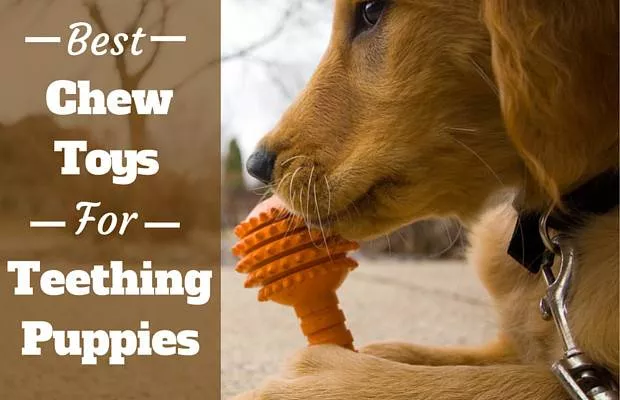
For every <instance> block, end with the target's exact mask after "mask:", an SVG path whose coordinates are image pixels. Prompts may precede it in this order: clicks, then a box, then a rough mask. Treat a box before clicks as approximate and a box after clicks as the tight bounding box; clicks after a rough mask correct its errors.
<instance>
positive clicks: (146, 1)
mask: <svg viewBox="0 0 620 400" xmlns="http://www.w3.org/2000/svg"><path fill="white" fill-rule="evenodd" d="M148 4H149V0H142V1H140V8H139V9H138V13H137V14H136V16H135V17H134V19H133V21H132V22H131V23H130V24H129V25H128V26H127V28H126V29H125V32H128V33H129V32H135V31H136V30H137V29H138V25H139V24H140V20H141V19H142V16H143V15H144V13H145V12H146V9H147V7H148Z"/></svg>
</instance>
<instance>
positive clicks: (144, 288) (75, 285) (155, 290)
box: [7, 261, 213, 306]
mask: <svg viewBox="0 0 620 400" xmlns="http://www.w3.org/2000/svg"><path fill="white" fill-rule="evenodd" d="M7 270H8V272H12V273H16V274H17V284H16V285H15V288H14V290H13V293H14V294H15V295H16V296H32V295H33V294H34V288H33V287H32V277H33V276H32V275H33V274H34V273H40V272H41V262H40V261H9V262H8V263H7ZM212 277H213V273H212V271H207V270H202V271H201V270H187V271H183V272H181V271H179V270H174V269H173V270H152V262H151V261H143V262H142V269H140V270H139V271H137V270H133V269H125V268H124V266H123V262H122V261H111V262H110V267H109V268H106V267H104V266H103V265H94V266H93V268H92V269H91V270H90V271H87V270H81V269H75V270H72V271H70V272H68V273H66V275H65V273H64V272H63V271H59V270H55V269H49V270H47V271H45V272H43V273H40V274H39V277H38V278H39V279H38V281H39V285H38V286H39V288H40V290H41V292H43V293H44V294H46V295H48V296H62V295H65V294H69V295H72V296H88V295H90V294H94V295H96V296H186V301H187V304H190V305H195V306H200V305H204V304H207V302H208V301H209V299H210V298H211V278H212Z"/></svg>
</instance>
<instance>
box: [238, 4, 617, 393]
mask: <svg viewBox="0 0 620 400" xmlns="http://www.w3.org/2000/svg"><path fill="white" fill-rule="evenodd" d="M356 3H357V1H353V0H337V1H336V7H335V19H334V21H335V22H334V27H333V33H332V39H331V43H330V46H329V48H328V50H327V52H326V54H325V56H324V58H323V60H322V62H321V64H320V65H319V67H318V69H317V71H316V73H315V75H314V77H313V78H312V80H311V82H310V83H309V84H308V86H307V88H306V89H305V91H304V92H303V93H302V94H301V96H300V97H299V98H298V99H297V101H296V102H295V103H294V104H293V105H292V106H291V108H290V109H289V110H288V111H287V112H286V113H285V115H284V116H283V118H282V120H281V122H280V123H279V124H278V126H277V127H276V128H275V129H274V131H273V132H271V133H270V134H269V135H267V137H266V138H265V139H264V141H263V142H262V146H264V147H266V148H267V149H269V150H271V151H275V152H276V153H277V154H278V158H277V164H276V169H275V187H276V191H277V193H278V194H279V195H280V196H281V197H282V198H283V199H284V200H285V201H286V202H287V203H288V206H289V207H290V209H291V210H292V211H293V212H295V213H298V214H301V215H303V216H304V217H306V219H307V220H309V221H310V222H312V223H314V224H315V225H317V226H319V227H322V228H323V229H333V230H335V231H338V232H341V233H342V234H344V235H345V236H348V237H351V238H366V237H372V236H375V235H379V234H382V233H384V232H386V231H389V230H392V229H394V228H397V227H398V226H401V225H403V224H407V223H410V222H411V221H414V220H416V219H421V218H427V217H430V216H457V217H459V218H461V219H462V220H463V221H464V222H465V223H466V224H467V225H469V226H471V227H472V228H471V231H472V235H471V238H472V251H471V254H470V261H471V264H472V265H474V266H475V267H476V269H477V271H478V273H479V275H480V279H481V280H482V282H483V283H484V284H485V286H486V287H487V289H488V291H489V293H490V294H491V296H492V297H493V299H494V302H495V306H496V310H497V313H498V320H499V325H500V328H501V329H500V335H499V337H498V339H497V340H496V341H494V342H493V343H491V344H489V345H487V346H483V347H481V348H443V349H429V348H424V347H420V346H415V345H411V344H405V343H378V344H374V345H370V346H368V347H366V348H363V349H362V350H361V352H360V353H354V352H350V351H346V350H342V349H339V348H336V347H333V346H316V347H311V348H308V349H304V350H302V351H301V352H300V353H299V354H298V355H297V356H296V357H295V359H294V360H293V361H292V362H291V363H290V364H289V365H288V367H287V368H286V369H285V372H284V374H283V376H282V377H280V378H275V379H272V380H270V381H268V382H266V383H265V384H264V385H263V386H262V387H261V388H259V389H257V390H256V391H254V392H252V393H248V394H245V395H243V396H242V397H241V398H247V399H293V400H294V399H300V400H301V399H351V400H358V399H379V400H381V399H386V400H387V399H408V400H415V399H437V400H449V399H459V400H460V399H463V400H465V399H474V398H475V399H477V400H491V399H493V400H495V399H514V400H520V399H523V400H526V399H527V400H547V399H548V400H551V399H564V398H567V395H566V394H565V393H564V392H563V391H562V389H561V388H560V387H559V384H558V383H557V380H556V378H555V377H554V376H553V375H552V373H551V372H550V369H549V366H550V363H551V362H553V361H555V360H557V359H559V358H560V357H561V350H562V349H561V344H560V340H559V337H558V335H557V333H556V331H555V328H554V326H553V323H551V322H545V321H543V320H542V319H541V318H540V313H539V310H538V301H539V299H540V298H541V297H542V295H543V292H544V285H543V282H542V280H541V277H540V276H534V275H531V274H529V273H528V272H526V271H525V270H524V269H523V268H521V267H520V266H518V265H517V264H516V262H515V261H513V260H512V259H511V258H510V257H509V256H508V255H507V254H506V249H507V247H508V241H509V239H510V235H511V234H512V230H513V228H514V224H515V212H514V210H513V209H512V207H511V206H510V205H509V204H499V205H495V206H490V204H491V203H492V202H493V200H494V199H496V195H497V194H498V193H500V192H501V191H502V190H506V189H508V190H513V191H519V192H520V193H521V196H522V198H521V201H522V203H523V204H524V205H525V206H527V207H530V208H536V209H540V210H543V209H544V208H545V207H547V206H549V205H550V204H557V203H558V202H559V197H560V194H561V193H564V192H566V191H567V190H569V189H571V188H573V187H575V186H578V185H579V184H581V183H583V182H585V181H586V180H587V179H589V178H591V177H592V176H594V175H596V174H598V173H600V172H603V171H605V170H606V169H609V168H617V167H618V91H617V89H618V23H617V20H618V4H617V2H616V1H615V0H613V1H612V0H600V1H593V2H584V1H582V2H574V1H573V2H569V1H554V2H548V1H547V2H546V1H538V0H452V1H439V0H394V1H392V2H390V6H389V8H388V11H387V12H386V14H385V15H384V16H383V18H382V20H381V22H380V24H379V25H378V26H377V27H376V28H375V29H374V30H372V31H370V32H365V33H362V34H361V35H360V36H358V37H356V38H352V37H351V31H352V28H351V27H352V24H353V18H354V15H355V12H354V8H355V5H356ZM559 205H560V206H561V204H559ZM481 215H482V217H480V216H481ZM574 241H575V243H576V245H577V247H578V261H579V272H578V274H577V278H576V280H575V281H574V282H573V285H572V289H571V290H572V293H573V295H572V297H571V299H570V305H569V312H570V324H571V326H572V328H573V330H574V333H575V335H576V338H577V341H578V344H579V345H580V346H581V347H582V348H583V349H584V350H585V351H586V352H587V353H588V355H589V356H590V357H591V358H593V359H594V361H595V362H597V363H600V364H601V365H604V366H606V367H607V368H609V369H610V370H611V371H612V372H613V373H614V374H616V375H617V374H618V372H619V366H618V363H619V361H618V353H619V347H618V340H619V332H618V286H619V281H618V262H619V259H618V210H617V209H615V210H614V211H613V212H610V213H608V214H607V215H605V216H600V217H596V218H593V219H591V220H590V222H589V223H588V224H587V225H586V226H585V227H584V228H583V229H581V230H580V231H579V232H577V234H576V236H575V238H574ZM403 318H407V316H403Z"/></svg>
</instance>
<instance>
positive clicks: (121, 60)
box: [84, 0, 131, 87]
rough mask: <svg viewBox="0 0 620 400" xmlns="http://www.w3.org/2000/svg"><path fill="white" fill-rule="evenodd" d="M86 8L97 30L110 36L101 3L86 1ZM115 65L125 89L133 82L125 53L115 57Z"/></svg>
mask: <svg viewBox="0 0 620 400" xmlns="http://www.w3.org/2000/svg"><path fill="white" fill-rule="evenodd" d="M84 6H85V7H86V9H87V10H88V15H89V16H90V18H91V19H92V20H93V22H94V23H95V25H97V28H98V29H99V31H101V32H102V33H106V34H108V35H110V34H111V31H110V29H109V27H108V24H107V23H106V22H105V20H104V19H103V15H102V13H101V8H100V7H99V3H98V2H97V1H96V0H88V1H84ZM110 45H111V44H110ZM114 64H115V65H116V71H117V72H118V74H119V77H120V79H121V83H122V84H123V87H124V86H125V84H127V83H129V82H130V80H131V77H130V76H129V73H128V72H127V61H126V59H125V54H124V53H123V54H121V55H119V56H118V57H114Z"/></svg>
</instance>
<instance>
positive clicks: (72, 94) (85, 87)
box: [45, 80, 174, 115]
mask: <svg viewBox="0 0 620 400" xmlns="http://www.w3.org/2000/svg"><path fill="white" fill-rule="evenodd" d="M173 97H174V90H155V89H149V90H144V89H135V90H132V91H127V90H125V89H114V90H112V91H110V92H109V93H108V94H107V95H106V94H105V93H104V92H103V91H102V90H100V89H92V90H91V88H90V81H86V80H84V81H77V82H74V81H68V80H57V81H54V82H52V83H50V84H49V86H48V87H47V91H46V93H45V102H46V104H47V108H48V109H49V110H50V112H52V113H54V114H56V115H74V114H78V115H106V114H114V115H129V114H131V113H132V111H135V113H136V114H139V115H167V114H168V111H169V110H170V103H171V102H172V98H173Z"/></svg>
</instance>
